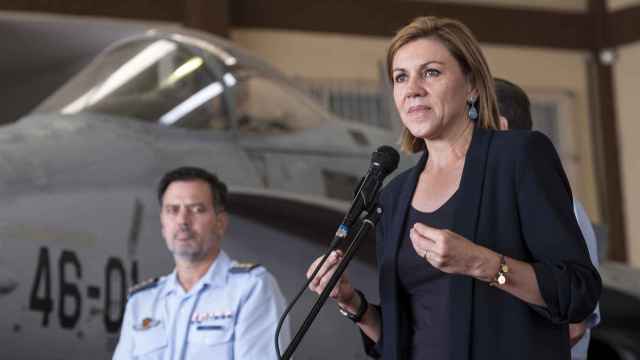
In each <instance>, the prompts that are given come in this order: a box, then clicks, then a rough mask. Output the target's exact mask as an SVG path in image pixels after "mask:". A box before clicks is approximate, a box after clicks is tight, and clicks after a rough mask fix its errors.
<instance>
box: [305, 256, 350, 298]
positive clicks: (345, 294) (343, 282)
mask: <svg viewBox="0 0 640 360" xmlns="http://www.w3.org/2000/svg"><path fill="white" fill-rule="evenodd" d="M343 255H344V254H343V253H342V251H340V250H334V251H332V252H331V254H330V255H329V257H328V258H327V261H326V262H325V263H324V264H323V265H322V267H321V268H320V271H318V274H316V277H315V278H314V279H313V280H312V281H311V283H310V284H309V290H311V291H313V292H315V293H317V294H320V293H322V291H323V290H324V288H325V287H326V286H327V283H328V282H329V279H331V276H332V275H333V273H335V271H336V268H337V267H338V264H340V261H342V258H343ZM322 258H323V256H320V257H318V258H317V259H316V260H315V261H314V262H313V263H312V264H311V266H309V270H307V278H309V277H310V276H311V274H313V272H314V271H315V269H316V267H317V266H318V264H320V261H321V260H322ZM355 295H356V292H355V291H354V289H353V287H352V286H351V283H350V282H349V279H347V277H346V275H344V274H342V276H341V277H340V280H338V283H337V284H336V286H335V287H334V288H333V290H332V291H331V293H330V294H329V296H330V297H331V298H333V299H334V300H336V301H337V302H338V304H339V305H340V306H341V307H342V308H344V309H345V310H352V309H354V308H355V309H357V308H358V305H359V304H358V302H359V300H360V299H359V298H358V296H355Z"/></svg>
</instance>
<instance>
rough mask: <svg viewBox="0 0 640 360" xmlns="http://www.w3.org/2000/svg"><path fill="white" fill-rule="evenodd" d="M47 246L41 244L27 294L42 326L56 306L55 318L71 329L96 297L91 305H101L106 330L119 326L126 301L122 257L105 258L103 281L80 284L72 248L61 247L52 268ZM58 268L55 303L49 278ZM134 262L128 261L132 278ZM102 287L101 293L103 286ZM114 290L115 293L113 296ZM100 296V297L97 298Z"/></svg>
mask: <svg viewBox="0 0 640 360" xmlns="http://www.w3.org/2000/svg"><path fill="white" fill-rule="evenodd" d="M51 263H52V262H51V257H50V256H49V249H48V248H47V247H45V246H43V247H41V248H40V250H39V253H38V263H37V266H36V272H35V277H34V280H33V285H32V287H31V294H30V296H29V309H30V310H32V311H38V312H41V313H42V326H44V327H47V326H49V324H50V321H49V320H50V319H49V316H50V314H51V313H52V312H53V311H54V307H55V308H57V315H58V322H59V323H60V327H62V328H64V329H73V328H74V327H75V326H76V324H77V323H78V321H79V320H80V316H81V314H82V309H83V306H86V304H85V301H84V300H87V302H89V301H90V300H93V301H95V302H96V303H95V304H92V305H93V306H92V308H98V309H99V308H100V305H101V307H102V311H101V312H102V321H103V323H104V326H105V329H106V330H107V331H108V332H116V331H118V329H119V328H120V323H121V322H122V317H123V315H124V308H125V305H126V301H127V291H126V289H127V276H126V270H125V267H124V265H123V263H122V260H120V259H118V258H116V257H110V258H108V259H107V261H106V264H105V267H104V284H102V285H103V286H102V287H101V286H99V285H94V284H92V285H87V286H84V287H83V286H82V285H81V283H80V282H81V281H82V264H81V263H80V260H79V259H78V256H77V255H76V253H75V252H73V251H71V250H63V251H62V252H61V253H60V256H59V257H58V258H57V262H56V264H55V267H54V268H53V269H52V266H51V265H52V264H51ZM55 269H57V274H58V293H57V297H56V301H55V306H54V299H53V297H54V295H52V291H51V288H52V285H51V278H52V272H53V271H54V270H55ZM137 270H138V269H137V263H136V262H135V261H134V262H133V263H132V264H131V274H130V275H131V281H132V283H136V282H137V281H138V274H137V273H138V271H137ZM103 289H104V294H102V290H103ZM114 292H115V293H116V294H117V296H116V298H115V299H114V298H113V294H114ZM101 299H102V301H100V300H101Z"/></svg>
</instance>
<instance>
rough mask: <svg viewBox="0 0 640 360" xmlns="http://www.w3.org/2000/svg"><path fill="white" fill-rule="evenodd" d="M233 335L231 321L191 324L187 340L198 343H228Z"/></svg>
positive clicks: (209, 344) (211, 344) (214, 344)
mask: <svg viewBox="0 0 640 360" xmlns="http://www.w3.org/2000/svg"><path fill="white" fill-rule="evenodd" d="M232 337H233V323H232V322H231V321H224V322H216V323H209V324H207V323H202V324H193V325H192V328H191V331H189V342H190V343H194V344H198V345H208V346H216V345H223V344H226V343H230V342H231V340H232Z"/></svg>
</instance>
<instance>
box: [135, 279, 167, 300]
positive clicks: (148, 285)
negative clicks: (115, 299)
mask: <svg viewBox="0 0 640 360" xmlns="http://www.w3.org/2000/svg"><path fill="white" fill-rule="evenodd" d="M159 280H160V278H158V277H155V278H149V279H147V280H145V281H143V282H141V283H138V284H135V285H133V286H132V287H130V288H129V293H128V297H132V296H133V295H134V294H136V293H139V292H140V291H143V290H147V289H153V288H154V287H156V286H157V285H158V281H159Z"/></svg>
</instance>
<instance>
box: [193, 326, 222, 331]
mask: <svg viewBox="0 0 640 360" xmlns="http://www.w3.org/2000/svg"><path fill="white" fill-rule="evenodd" d="M196 329H197V330H204V331H207V330H222V329H223V327H222V326H220V325H198V327H196Z"/></svg>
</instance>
